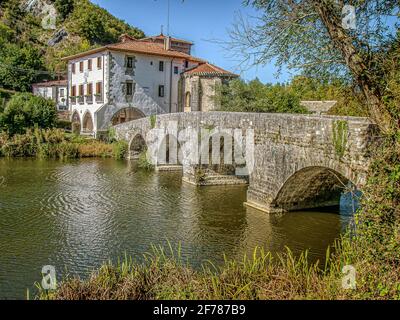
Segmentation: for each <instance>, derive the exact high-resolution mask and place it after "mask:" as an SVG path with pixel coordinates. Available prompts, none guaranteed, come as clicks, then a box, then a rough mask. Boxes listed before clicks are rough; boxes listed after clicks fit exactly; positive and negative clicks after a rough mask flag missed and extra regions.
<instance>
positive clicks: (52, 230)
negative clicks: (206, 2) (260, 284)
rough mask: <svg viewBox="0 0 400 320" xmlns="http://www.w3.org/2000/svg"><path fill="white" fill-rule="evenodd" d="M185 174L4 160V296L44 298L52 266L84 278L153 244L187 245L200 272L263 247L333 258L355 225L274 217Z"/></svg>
mask: <svg viewBox="0 0 400 320" xmlns="http://www.w3.org/2000/svg"><path fill="white" fill-rule="evenodd" d="M181 178H182V177H181V174H179V173H168V172H165V173H155V172H146V171H143V170H140V169H138V168H137V166H136V164H135V163H134V162H130V161H115V160H112V159H83V160H75V161H68V162H65V161H64V162H62V161H54V160H48V161H47V160H34V159H21V160H15V159H13V160H11V159H1V158H0V298H1V299H25V298H26V296H27V289H29V291H30V295H31V297H32V295H33V294H34V292H35V290H34V289H35V288H34V283H35V282H40V281H41V270H42V267H43V266H45V265H53V266H55V268H56V272H57V277H58V279H60V278H62V276H63V275H65V274H67V273H69V274H77V275H80V276H82V277H85V276H87V275H88V273H89V272H90V271H91V270H93V269H94V268H97V267H98V266H99V265H101V263H102V262H104V261H107V260H108V259H112V260H113V261H116V260H117V259H118V257H122V256H123V255H124V254H125V253H126V254H128V255H130V256H133V257H138V258H140V257H141V255H142V254H143V253H145V252H147V251H149V250H150V248H151V244H155V245H160V244H161V245H166V243H167V240H168V241H169V242H170V243H171V244H172V245H173V246H174V247H176V246H177V245H178V244H179V243H180V244H181V246H182V249H181V250H182V257H183V258H184V259H187V260H188V261H189V263H190V264H192V265H193V266H194V267H196V268H197V267H199V266H200V264H201V263H202V262H205V261H206V260H211V261H213V262H215V263H216V264H219V263H221V262H222V261H223V253H225V254H226V255H227V257H228V258H236V259H241V258H242V257H243V255H244V254H245V253H251V252H252V251H253V249H254V247H256V246H262V247H264V248H265V249H267V250H271V251H272V252H274V253H277V252H282V251H283V250H285V246H288V247H290V248H291V249H292V250H293V251H294V252H295V253H298V252H300V251H302V250H305V249H309V250H310V258H311V259H313V260H316V259H321V260H323V259H324V258H325V252H326V249H327V247H328V246H329V245H331V244H332V243H333V242H334V240H335V239H336V238H337V237H338V236H339V235H340V233H341V232H342V231H343V230H344V228H345V227H346V225H347V224H348V221H349V217H348V216H344V215H340V214H338V213H337V212H293V213H288V214H284V215H279V216H278V215H267V214H265V213H262V212H258V211H255V210H251V209H246V208H245V207H244V206H243V202H245V200H246V189H247V188H246V187H243V186H218V187H195V186H192V185H189V184H186V183H182V181H181Z"/></svg>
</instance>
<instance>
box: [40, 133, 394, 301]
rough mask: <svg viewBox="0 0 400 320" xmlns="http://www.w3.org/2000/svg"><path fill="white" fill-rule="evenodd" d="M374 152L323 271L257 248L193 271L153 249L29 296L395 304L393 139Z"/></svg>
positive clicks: (173, 255)
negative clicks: (350, 222) (357, 201)
mask: <svg viewBox="0 0 400 320" xmlns="http://www.w3.org/2000/svg"><path fill="white" fill-rule="evenodd" d="M375 152H376V153H375V158H374V159H375V160H374V163H373V164H372V165H371V167H370V171H369V180H368V183H367V186H366V188H365V189H364V190H363V191H364V196H363V199H362V202H361V206H362V209H360V211H359V212H358V213H357V215H356V217H355V222H354V226H352V228H351V229H349V230H348V231H347V233H346V234H345V235H344V236H342V237H341V239H340V240H339V241H337V242H336V244H335V247H334V250H332V252H334V253H331V254H330V253H329V251H328V252H327V259H326V263H325V264H324V265H321V264H318V263H309V261H308V259H307V253H303V254H300V255H297V257H294V256H293V254H292V253H291V252H286V253H281V254H279V255H278V258H275V259H274V258H273V257H272V255H271V253H269V252H264V251H263V250H261V249H259V250H258V251H255V252H254V254H253V255H252V256H247V257H245V258H244V259H243V260H242V261H239V262H238V261H235V260H226V261H225V263H224V264H223V265H222V266H221V267H213V266H212V265H210V264H206V265H205V266H204V267H203V269H202V270H201V271H196V270H194V269H193V268H191V267H189V266H188V265H187V264H185V263H183V262H182V259H180V255H179V250H178V254H176V252H175V251H174V250H172V249H169V250H163V249H162V248H153V251H152V252H151V253H149V254H147V255H146V260H145V262H144V263H137V262H134V261H133V260H132V259H129V258H125V261H124V262H122V263H120V264H116V265H115V264H114V265H113V264H112V263H107V264H104V265H103V266H102V267H101V268H99V270H98V271H96V272H94V273H93V274H92V275H90V276H89V277H88V278H87V279H79V278H66V279H64V280H63V281H62V282H61V283H60V284H59V286H58V288H57V290H55V291H51V292H48V291H44V290H40V292H39V294H38V296H37V298H38V299H78V300H85V299H279V300H280V299H329V300H332V299H339V300H341V299H362V300H364V299H400V237H399V235H400V221H399V220H400V211H399V204H400V203H399V199H400V179H399V177H400V135H396V136H394V137H387V138H386V140H385V141H382V144H381V145H380V146H379V147H377V149H376V150H375ZM349 272H350V273H349ZM352 275H354V278H352ZM352 279H354V280H355V281H353V280H352Z"/></svg>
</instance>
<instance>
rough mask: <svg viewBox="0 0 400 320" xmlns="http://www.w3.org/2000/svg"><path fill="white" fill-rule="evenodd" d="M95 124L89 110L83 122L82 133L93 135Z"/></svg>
mask: <svg viewBox="0 0 400 320" xmlns="http://www.w3.org/2000/svg"><path fill="white" fill-rule="evenodd" d="M93 129H94V122H93V117H92V114H91V113H90V111H89V110H87V111H86V112H85V114H84V116H83V120H82V132H83V133H93Z"/></svg>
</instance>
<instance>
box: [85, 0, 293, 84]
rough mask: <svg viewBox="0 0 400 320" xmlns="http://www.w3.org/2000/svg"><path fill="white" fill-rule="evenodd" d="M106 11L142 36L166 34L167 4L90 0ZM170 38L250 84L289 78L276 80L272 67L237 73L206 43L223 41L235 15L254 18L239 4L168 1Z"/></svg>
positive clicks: (226, 57)
mask: <svg viewBox="0 0 400 320" xmlns="http://www.w3.org/2000/svg"><path fill="white" fill-rule="evenodd" d="M91 1H92V2H93V3H96V4H98V5H99V6H101V7H103V8H105V9H107V10H108V11H109V12H111V13H112V14H113V15H115V16H116V17H118V18H120V19H122V20H125V21H126V22H128V23H129V24H131V25H133V26H136V27H139V28H140V29H142V30H143V31H144V32H145V33H146V35H157V34H159V33H160V31H161V25H164V33H166V30H167V1H168V0H91ZM170 5H171V7H170V34H171V36H174V37H177V38H182V39H186V40H190V41H192V42H194V44H195V45H194V47H193V51H192V54H193V55H194V56H197V57H200V58H203V59H206V60H208V61H210V62H211V63H214V64H216V65H217V66H220V67H221V68H224V69H227V70H229V71H233V72H236V73H239V74H241V76H242V78H244V79H246V80H252V79H254V78H255V77H258V78H259V79H260V80H261V81H263V82H272V83H275V82H285V81H288V80H289V79H290V74H288V73H287V72H286V71H284V72H283V73H282V74H281V75H280V76H279V77H275V76H276V68H275V67H274V65H273V64H270V65H267V66H264V67H261V66H259V67H253V68H251V69H249V70H246V71H244V72H242V73H241V71H240V66H239V65H238V62H237V61H234V59H233V58H232V57H229V52H226V51H224V50H223V48H222V47H221V45H219V44H216V43H213V42H211V41H210V40H213V39H217V40H227V39H228V33H227V29H228V28H229V27H230V26H231V25H232V23H233V21H234V16H235V14H237V13H238V12H241V13H242V14H243V15H250V16H254V15H256V14H257V12H256V11H255V10H254V9H253V8H251V7H245V6H243V4H242V0H185V1H184V2H182V0H170Z"/></svg>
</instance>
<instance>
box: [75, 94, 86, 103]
mask: <svg viewBox="0 0 400 320" xmlns="http://www.w3.org/2000/svg"><path fill="white" fill-rule="evenodd" d="M76 98H77V100H78V103H79V104H84V103H85V99H84V96H78V97H76Z"/></svg>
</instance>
